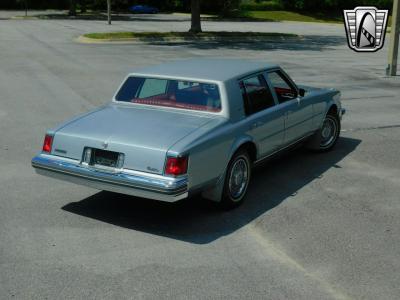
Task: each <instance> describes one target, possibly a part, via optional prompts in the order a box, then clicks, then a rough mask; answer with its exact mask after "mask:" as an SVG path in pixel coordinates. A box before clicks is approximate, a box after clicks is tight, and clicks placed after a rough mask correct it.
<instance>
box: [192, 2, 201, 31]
mask: <svg viewBox="0 0 400 300" xmlns="http://www.w3.org/2000/svg"><path fill="white" fill-rule="evenodd" d="M190 10H191V13H192V21H191V27H190V30H189V32H192V33H199V32H201V31H202V30H201V20H200V0H191V1H190Z"/></svg>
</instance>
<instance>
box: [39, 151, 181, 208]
mask: <svg viewBox="0 0 400 300" xmlns="http://www.w3.org/2000/svg"><path fill="white" fill-rule="evenodd" d="M32 166H33V167H34V168H36V169H37V171H39V170H40V171H41V172H38V173H40V174H42V175H47V176H52V174H55V173H58V174H61V175H64V178H63V179H66V178H65V176H66V177H75V178H78V179H81V180H82V181H85V182H82V184H83V185H88V181H89V182H94V183H95V185H96V187H97V188H98V187H99V185H100V186H101V184H105V188H104V189H105V190H108V189H107V188H106V187H107V186H110V185H112V186H113V187H114V188H113V189H112V190H113V191H114V190H115V188H118V187H121V188H123V189H124V192H123V193H126V188H128V189H132V191H131V192H129V194H133V195H136V194H137V193H135V192H134V190H138V192H139V191H140V193H139V194H140V196H143V192H145V193H148V194H149V193H151V194H149V195H145V196H144V197H149V198H152V199H157V200H163V201H170V202H171V201H174V197H175V196H183V195H185V194H186V196H187V189H188V177H187V176H181V177H176V178H175V177H165V176H161V175H157V174H149V173H145V172H138V171H132V170H126V169H119V170H117V171H116V172H107V171H105V170H100V169H95V168H92V167H88V166H85V165H82V164H80V163H79V162H78V161H77V160H72V159H68V158H61V157H58V156H54V155H47V154H39V155H37V156H35V157H34V158H33V159H32ZM66 180H68V179H66ZM74 182H75V183H78V184H79V181H78V182H76V180H75V181H74ZM165 197H167V198H168V199H165ZM178 198H182V197H178ZM178 200H179V199H178Z"/></svg>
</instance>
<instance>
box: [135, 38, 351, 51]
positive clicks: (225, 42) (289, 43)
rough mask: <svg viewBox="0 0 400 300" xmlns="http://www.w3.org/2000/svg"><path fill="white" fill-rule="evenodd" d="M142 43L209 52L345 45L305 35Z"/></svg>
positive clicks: (299, 48) (337, 40)
mask: <svg viewBox="0 0 400 300" xmlns="http://www.w3.org/2000/svg"><path fill="white" fill-rule="evenodd" d="M142 41H143V42H144V43H146V44H148V45H154V46H164V47H168V46H171V47H176V46H184V47H188V48H194V49H201V50H210V49H234V50H256V51H257V50H259V51H268V50H270V51H272V50H292V51H322V50H324V49H328V48H330V47H337V46H341V45H345V44H346V43H347V40H346V38H344V37H342V36H324V35H306V36H300V37H282V38H274V39H268V38H263V37H241V38H235V39H226V38H225V39H222V38H221V39H219V38H215V39H210V40H198V39H192V38H186V39H178V40H176V41H168V40H166V41H163V40H154V41H152V40H150V41H149V40H148V39H143V40H142Z"/></svg>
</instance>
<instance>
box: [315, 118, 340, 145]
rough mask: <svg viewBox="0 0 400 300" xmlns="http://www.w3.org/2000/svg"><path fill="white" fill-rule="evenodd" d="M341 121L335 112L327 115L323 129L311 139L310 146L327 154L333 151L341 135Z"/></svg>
mask: <svg viewBox="0 0 400 300" xmlns="http://www.w3.org/2000/svg"><path fill="white" fill-rule="evenodd" d="M340 125H341V124H340V119H339V117H338V115H337V114H336V113H334V112H330V113H328V114H327V115H326V117H325V119H324V122H323V123H322V126H321V128H320V129H319V130H318V131H317V132H316V133H315V134H314V136H313V137H312V138H311V140H310V142H309V144H308V146H309V148H310V149H311V150H314V151H317V152H326V151H330V150H332V149H333V147H334V146H335V145H336V142H337V140H338V139H339V135H340Z"/></svg>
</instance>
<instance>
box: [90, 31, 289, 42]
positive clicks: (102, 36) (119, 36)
mask: <svg viewBox="0 0 400 300" xmlns="http://www.w3.org/2000/svg"><path fill="white" fill-rule="evenodd" d="M83 36H84V37H86V38H90V39H98V40H123V39H141V38H159V39H163V38H224V37H247V38H251V37H261V38H285V37H297V35H296V34H286V33H278V32H267V33H266V32H235V31H233V32H228V31H205V32H202V33H198V34H193V33H190V32H185V31H179V32H174V31H172V32H101V33H87V34H84V35H83Z"/></svg>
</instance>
